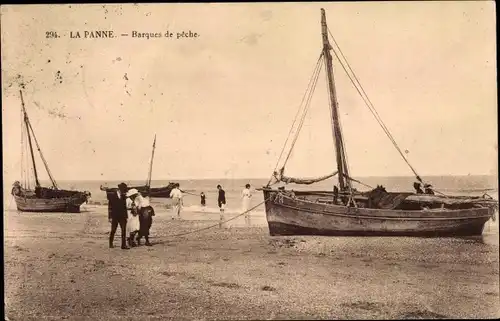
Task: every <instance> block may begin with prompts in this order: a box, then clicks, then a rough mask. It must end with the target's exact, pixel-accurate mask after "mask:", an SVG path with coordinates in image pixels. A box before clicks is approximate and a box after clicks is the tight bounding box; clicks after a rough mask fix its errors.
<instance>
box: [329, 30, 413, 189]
mask: <svg viewBox="0 0 500 321" xmlns="http://www.w3.org/2000/svg"><path fill="white" fill-rule="evenodd" d="M328 33H329V34H330V36H331V37H332V40H333V42H334V43H335V45H336V46H337V48H338V50H339V52H340V54H341V56H342V58H344V60H345V62H346V64H347V67H348V68H349V70H350V71H351V73H352V75H353V76H354V79H355V80H356V82H357V83H356V82H355V81H354V80H353V78H352V77H351V75H350V74H349V72H348V71H347V69H346V67H345V65H344V63H343V62H342V60H341V59H340V57H339V55H338V54H337V51H336V50H335V49H334V48H333V47H332V51H333V52H334V54H335V56H336V57H337V59H338V60H339V62H340V64H341V66H342V68H343V69H344V71H345V72H346V74H347V76H348V77H349V79H350V80H351V82H352V84H353V85H354V87H355V88H356V90H357V91H358V93H359V95H360V96H361V98H362V99H363V101H364V102H365V104H366V106H367V107H368V109H369V110H370V112H371V113H372V114H373V116H374V117H375V119H376V120H377V122H378V123H379V125H380V126H381V127H382V129H383V130H384V132H385V134H386V135H387V137H388V138H389V140H390V141H391V142H392V144H393V145H394V147H395V148H396V150H397V151H398V152H399V154H400V155H401V157H402V158H403V160H404V161H405V162H406V164H407V165H408V166H409V167H410V169H411V170H412V171H413V173H414V174H415V176H416V178H417V179H418V180H419V181H420V182H422V179H421V178H420V176H419V175H418V173H417V171H416V170H415V169H414V168H413V166H412V165H411V164H410V162H409V161H408V159H407V158H406V157H405V156H404V154H403V152H402V151H401V149H400V148H399V146H398V144H397V143H396V140H395V139H394V137H393V136H392V134H391V133H390V131H389V129H388V128H387V126H386V125H385V123H384V122H383V120H382V118H381V117H380V115H379V114H378V112H377V110H376V109H375V106H373V103H372V102H371V100H370V98H369V97H368V95H367V94H366V92H365V90H364V89H363V86H362V85H361V83H360V82H359V80H358V78H357V76H356V74H355V73H354V71H353V70H352V68H351V66H350V64H349V62H348V61H347V58H346V57H345V56H344V54H343V52H342V50H341V49H340V46H339V45H338V44H337V41H336V40H335V38H334V37H333V35H332V33H331V31H330V29H329V28H328ZM358 86H359V88H358ZM363 94H364V96H363ZM365 96H366V98H365Z"/></svg>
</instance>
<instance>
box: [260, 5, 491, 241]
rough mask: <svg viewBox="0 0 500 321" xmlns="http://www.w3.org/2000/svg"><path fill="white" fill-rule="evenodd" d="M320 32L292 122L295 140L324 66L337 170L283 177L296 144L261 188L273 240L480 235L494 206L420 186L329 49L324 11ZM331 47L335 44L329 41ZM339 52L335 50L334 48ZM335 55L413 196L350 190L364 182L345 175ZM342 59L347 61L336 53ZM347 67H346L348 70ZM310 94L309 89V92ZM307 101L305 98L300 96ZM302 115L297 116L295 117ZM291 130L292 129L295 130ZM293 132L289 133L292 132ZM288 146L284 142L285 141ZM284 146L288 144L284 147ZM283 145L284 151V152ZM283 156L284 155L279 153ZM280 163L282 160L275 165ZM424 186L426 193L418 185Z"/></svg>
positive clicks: (356, 83) (353, 79) (488, 200)
mask: <svg viewBox="0 0 500 321" xmlns="http://www.w3.org/2000/svg"><path fill="white" fill-rule="evenodd" d="M321 29H322V32H321V33H322V39H323V48H322V51H321V55H320V58H319V59H318V62H317V65H316V69H315V71H314V73H313V78H312V84H313V85H312V86H311V87H310V90H309V92H307V91H306V95H307V94H308V95H309V96H308V99H305V100H303V101H305V106H304V107H303V112H302V119H298V118H296V119H295V121H294V124H295V123H297V124H299V125H298V128H297V130H296V135H297V136H298V134H299V132H300V129H301V126H302V123H303V119H304V117H305V115H306V113H307V110H308V107H309V106H308V105H307V104H308V102H310V97H311V96H312V92H314V86H315V82H316V80H317V78H318V77H319V73H320V70H321V66H322V63H324V65H325V67H326V73H327V80H328V81H327V83H328V93H329V96H330V100H329V105H330V106H329V107H330V111H331V115H332V119H331V123H332V133H333V139H334V143H335V144H334V145H335V154H336V162H337V171H336V172H334V173H332V174H330V175H326V176H323V177H319V178H307V179H304V178H293V177H287V176H285V175H284V169H285V165H286V162H287V160H288V158H289V156H290V154H291V152H292V149H293V146H294V143H293V142H295V140H296V138H297V136H296V137H295V140H292V145H291V146H292V147H291V148H290V151H289V153H288V157H286V159H285V161H284V164H283V166H282V167H281V169H280V170H279V171H277V170H276V169H277V168H278V164H277V166H276V169H275V171H274V173H273V176H272V177H271V179H270V181H269V182H268V184H267V185H266V186H265V187H263V188H262V189H260V190H262V191H263V193H264V199H265V209H266V218H267V222H268V225H269V232H270V234H271V235H329V236H342V235H351V236H388V235H393V236H434V237H435V236H472V235H481V233H482V231H483V228H484V225H485V223H486V222H487V221H488V220H489V219H490V218H492V219H495V212H496V210H498V201H496V200H493V199H492V198H491V197H488V196H487V195H486V194H485V195H484V196H483V197H469V196H446V195H444V194H442V195H436V193H439V192H437V191H435V190H434V189H433V187H432V186H431V185H430V184H428V183H427V182H424V180H423V179H422V178H421V177H420V176H419V175H418V174H417V172H416V171H415V169H414V168H413V167H412V166H411V165H410V163H409V162H408V160H407V159H406V157H405V155H404V154H403V153H402V152H401V149H400V148H399V147H398V146H397V144H396V143H395V140H394V138H393V137H392V135H391V134H390V132H389V130H388V129H387V127H386V126H385V124H384V123H383V121H382V120H381V119H380V116H379V115H378V113H376V111H375V110H374V107H373V104H371V102H370V100H369V98H368V97H367V96H366V93H365V91H364V90H363V88H362V87H361V84H360V83H359V81H358V80H357V77H356V76H355V74H354V72H353V71H352V69H351V68H350V66H349V64H348V63H347V61H346V64H344V63H343V61H342V60H341V59H340V56H339V54H338V52H337V51H336V49H335V48H333V47H332V46H331V44H330V41H329V37H328V35H329V34H330V36H331V32H329V30H328V26H327V24H326V15H325V11H324V9H321ZM331 37H332V39H333V41H334V43H335V44H336V45H337V43H336V41H335V39H334V38H333V36H331ZM337 48H338V45H337ZM331 51H333V52H334V53H335V55H336V57H337V58H338V59H339V61H340V63H341V64H342V66H343V67H344V70H345V71H346V73H347V74H348V76H349V75H350V74H349V72H348V70H349V71H350V72H351V74H352V76H350V77H349V78H350V79H351V82H352V84H353V85H354V86H355V87H356V89H357V90H358V93H359V94H360V95H361V96H362V97H365V99H364V101H365V103H366V104H367V106H368V107H369V109H370V111H371V112H372V113H373V115H374V116H375V118H376V119H377V121H378V122H379V124H380V125H381V126H382V128H383V129H384V131H385V133H386V134H387V136H388V137H389V138H390V139H391V141H392V143H393V144H394V146H395V147H396V149H397V150H398V151H399V153H400V155H401V156H402V158H403V160H404V161H405V162H406V163H407V164H408V166H409V167H410V169H411V170H412V171H413V173H414V174H415V177H416V182H415V183H414V188H415V189H416V193H405V192H388V191H386V190H385V188H384V187H383V186H377V187H376V188H372V187H370V186H367V185H365V186H367V187H370V188H371V190H368V191H364V192H362V191H358V190H357V189H356V188H354V187H353V186H352V183H353V182H356V183H360V184H362V185H364V184H363V183H361V182H359V181H357V180H355V179H353V178H352V177H351V176H350V175H349V169H348V163H347V158H346V154H345V144H344V140H343V137H342V131H341V127H340V121H339V116H338V103H337V96H336V91H335V85H334V78H333V67H332V55H331ZM338 51H339V52H340V55H341V56H342V58H344V60H345V57H344V56H343V54H342V51H340V48H339V49H338ZM346 65H347V67H346ZM308 89H309V88H308ZM304 97H306V96H304ZM299 114H300V113H298V114H297V117H298V116H299ZM293 126H294V125H292V129H293ZM290 132H292V131H290ZM287 141H288V140H287ZM285 146H286V142H285ZM285 146H284V149H285ZM282 155H283V153H282ZM280 160H281V156H280V159H279V160H278V163H279V161H280ZM333 176H337V177H338V186H337V185H334V186H333V189H332V191H304V190H303V191H294V190H286V189H285V186H281V187H278V188H276V187H273V186H272V185H274V184H277V183H285V184H288V183H295V184H305V185H309V184H313V183H316V182H319V181H322V180H325V179H328V178H331V177H333ZM421 185H423V186H424V188H425V191H423V190H422V189H421V188H420V186H421Z"/></svg>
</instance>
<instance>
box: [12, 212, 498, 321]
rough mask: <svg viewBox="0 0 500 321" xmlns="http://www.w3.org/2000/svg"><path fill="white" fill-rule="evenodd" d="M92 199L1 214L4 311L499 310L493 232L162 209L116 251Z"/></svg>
mask: <svg viewBox="0 0 500 321" xmlns="http://www.w3.org/2000/svg"><path fill="white" fill-rule="evenodd" d="M85 208H86V210H85V211H83V212H82V213H81V214H28V213H22V214H18V213H17V212H16V211H7V212H5V213H4V214H5V215H4V234H5V241H4V248H5V287H6V289H5V310H6V315H7V316H8V318H9V320H58V319H70V320H82V319H86V320H164V319H175V320H205V319H373V318H376V319H384V318H385V319H387V318H389V319H401V318H445V317H446V318H498V317H500V311H499V306H500V303H499V253H498V249H499V247H498V233H485V235H483V237H481V238H469V239H417V238H354V237H343V238H334V237H271V236H269V234H268V230H267V228H266V227H265V225H264V224H263V221H262V219H263V218H262V217H260V218H255V219H254V222H255V224H257V225H259V226H256V227H244V223H243V218H241V219H240V218H239V219H237V220H235V221H233V222H231V223H234V224H232V227H230V228H229V229H223V230H220V229H218V228H213V229H208V230H205V231H203V232H199V233H193V234H189V235H185V236H182V237H171V236H170V235H173V234H179V233H183V232H188V231H192V230H194V229H197V228H202V227H205V226H209V225H213V224H214V223H217V219H218V215H216V214H215V215H214V214H206V215H204V214H200V213H198V214H192V213H184V217H185V218H186V219H189V220H185V221H172V220H171V219H170V214H167V210H166V209H161V208H157V209H156V211H157V215H156V216H155V221H154V223H153V228H152V238H151V240H152V243H153V244H154V245H153V246H152V247H146V246H141V247H137V248H132V249H131V250H121V249H120V248H119V246H118V245H119V239H120V237H119V233H120V232H119V230H118V232H117V235H116V237H115V246H116V247H115V248H113V249H109V248H108V246H107V245H108V241H107V237H108V233H109V223H108V222H107V216H106V215H107V214H106V208H105V207H103V206H86V207H85ZM232 216H233V215H229V214H228V215H227V216H226V217H227V218H230V217H232ZM201 218H204V220H200V219H201ZM264 222H265V219H264ZM497 226H498V225H497Z"/></svg>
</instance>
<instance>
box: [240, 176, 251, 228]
mask: <svg viewBox="0 0 500 321" xmlns="http://www.w3.org/2000/svg"><path fill="white" fill-rule="evenodd" d="M241 198H242V202H241V212H242V213H245V223H246V225H247V226H250V213H249V212H248V210H249V209H250V200H251V199H252V192H251V191H250V184H246V185H245V189H243V192H241Z"/></svg>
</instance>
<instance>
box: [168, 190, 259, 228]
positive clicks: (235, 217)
mask: <svg viewBox="0 0 500 321" xmlns="http://www.w3.org/2000/svg"><path fill="white" fill-rule="evenodd" d="M267 201H268V199H266V200H264V201H263V202H261V203H259V204H257V205H255V206H254V207H252V208H251V209H249V210H246V211H245V212H243V213H241V214H238V215H236V216H234V217H232V218H230V219H228V220H225V221H221V222H218V223H217V224H214V225H210V226H207V227H204V228H200V229H197V230H193V231H189V232H185V233H180V234H173V235H169V236H167V237H178V236H184V235H188V234H193V233H196V232H201V231H204V230H208V229H210V228H213V227H216V226H219V225H220V224H223V223H226V222H229V221H232V220H234V219H237V218H238V217H240V216H242V215H245V214H246V213H248V212H251V211H253V210H254V209H256V208H257V207H259V206H261V205H262V204H264V203H265V202H267Z"/></svg>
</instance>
